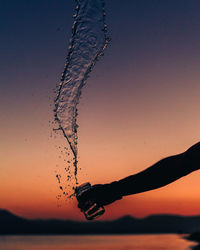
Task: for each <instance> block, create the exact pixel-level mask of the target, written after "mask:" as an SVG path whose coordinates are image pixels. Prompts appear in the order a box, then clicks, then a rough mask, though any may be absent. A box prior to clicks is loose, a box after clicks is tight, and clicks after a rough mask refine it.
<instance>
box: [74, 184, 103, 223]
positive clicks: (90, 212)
mask: <svg viewBox="0 0 200 250" xmlns="http://www.w3.org/2000/svg"><path fill="white" fill-rule="evenodd" d="M89 189H92V186H91V184H90V183H89V182H87V183H84V184H82V185H80V186H79V187H76V189H75V194H76V199H77V201H78V202H79V203H80V204H81V196H82V195H83V193H84V192H86V191H88V190H89ZM88 203H89V204H91V206H90V207H89V208H88V209H87V210H86V211H83V213H84V215H85V217H86V219H87V220H93V219H95V218H97V217H99V216H101V215H102V214H104V212H105V209H104V207H103V206H99V205H98V204H97V203H95V202H94V201H92V200H88Z"/></svg>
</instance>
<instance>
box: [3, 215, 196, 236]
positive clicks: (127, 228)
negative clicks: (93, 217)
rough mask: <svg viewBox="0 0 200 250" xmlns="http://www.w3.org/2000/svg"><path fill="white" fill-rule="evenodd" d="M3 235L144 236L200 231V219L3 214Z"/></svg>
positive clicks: (162, 216) (177, 216)
mask: <svg viewBox="0 0 200 250" xmlns="http://www.w3.org/2000/svg"><path fill="white" fill-rule="evenodd" d="M0 225H1V227H0V234H1V235H5V234H7V235H8V234H23V235H28V234H37V235H38V234H145V233H148V234H149V233H177V232H181V233H191V232H195V231H198V229H199V227H200V216H179V215H152V216H148V217H145V218H143V219H138V218H134V217H131V216H124V217H121V218H119V219H117V220H112V221H92V222H88V221H84V222H82V221H80V222H79V221H72V220H57V219H47V220H43V219H34V220H33V219H25V218H22V217H19V216H16V215H14V214H12V213H10V212H8V211H7V210H0Z"/></svg>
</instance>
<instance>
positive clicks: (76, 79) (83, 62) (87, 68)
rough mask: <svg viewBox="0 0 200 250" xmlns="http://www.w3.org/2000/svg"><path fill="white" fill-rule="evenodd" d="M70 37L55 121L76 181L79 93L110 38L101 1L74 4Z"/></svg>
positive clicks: (58, 91)
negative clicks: (65, 142)
mask: <svg viewBox="0 0 200 250" xmlns="http://www.w3.org/2000/svg"><path fill="white" fill-rule="evenodd" d="M76 4H77V5H76V11H75V14H74V15H73V17H74V23H73V26H72V36H71V39H70V42H69V47H68V54H67V58H66V63H65V67H64V71H63V74H62V77H61V81H60V84H59V85H58V86H57V91H56V92H57V96H56V98H55V101H54V102H55V109H54V117H55V121H56V123H57V124H58V129H57V130H60V131H61V132H62V133H63V135H64V137H65V138H66V139H67V141H68V143H69V146H70V149H71V151H72V153H73V157H74V158H73V165H74V178H75V181H76V185H77V184H78V180H77V154H78V149H77V140H78V137H77V128H78V125H77V115H78V112H77V105H78V103H79V99H80V96H81V91H82V88H83V86H84V85H85V83H86V80H87V78H88V77H89V74H90V72H91V71H92V69H93V67H94V65H95V63H96V61H97V60H98V58H99V57H100V56H102V55H103V51H104V49H105V48H106V46H107V44H108V42H109V38H108V36H107V26H106V24H105V9H104V5H105V3H104V0H76Z"/></svg>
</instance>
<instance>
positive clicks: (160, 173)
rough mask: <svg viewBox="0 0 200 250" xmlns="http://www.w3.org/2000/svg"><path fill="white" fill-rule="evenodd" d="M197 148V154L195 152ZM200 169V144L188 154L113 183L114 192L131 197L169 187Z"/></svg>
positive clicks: (176, 156) (185, 153)
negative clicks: (170, 184)
mask: <svg viewBox="0 0 200 250" xmlns="http://www.w3.org/2000/svg"><path fill="white" fill-rule="evenodd" d="M193 148H195V150H196V152H193ZM199 167H200V143H198V144H196V145H194V146H193V147H191V148H190V149H189V150H187V151H186V152H184V153H182V154H179V155H175V156H171V157H168V158H165V159H163V160H160V161H159V162H157V163H155V164H154V165H153V166H151V167H149V168H147V169H146V170H144V171H142V172H140V173H138V174H135V175H131V176H129V177H127V178H124V179H122V180H120V181H118V182H115V183H113V184H114V185H113V187H114V190H115V191H114V192H118V193H119V194H120V195H121V196H125V195H131V194H136V193H141V192H146V191H149V190H153V189H157V188H160V187H163V186H166V185H168V184H169V183H171V182H174V181H176V180H177V179H179V178H181V177H183V176H185V175H187V174H189V173H191V172H192V171H194V170H197V169H199Z"/></svg>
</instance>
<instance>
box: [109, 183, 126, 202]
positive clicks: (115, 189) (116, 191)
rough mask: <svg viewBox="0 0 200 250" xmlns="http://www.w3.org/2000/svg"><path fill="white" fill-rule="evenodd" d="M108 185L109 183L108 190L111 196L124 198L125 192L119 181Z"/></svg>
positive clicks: (117, 198) (118, 198)
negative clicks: (123, 192)
mask: <svg viewBox="0 0 200 250" xmlns="http://www.w3.org/2000/svg"><path fill="white" fill-rule="evenodd" d="M106 185H107V191H108V193H109V195H110V196H111V197H113V198H114V199H116V200H120V199H122V197H123V194H122V190H121V188H120V185H119V182H118V181H114V182H111V183H109V184H106Z"/></svg>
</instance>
